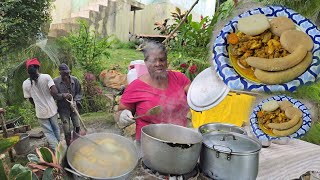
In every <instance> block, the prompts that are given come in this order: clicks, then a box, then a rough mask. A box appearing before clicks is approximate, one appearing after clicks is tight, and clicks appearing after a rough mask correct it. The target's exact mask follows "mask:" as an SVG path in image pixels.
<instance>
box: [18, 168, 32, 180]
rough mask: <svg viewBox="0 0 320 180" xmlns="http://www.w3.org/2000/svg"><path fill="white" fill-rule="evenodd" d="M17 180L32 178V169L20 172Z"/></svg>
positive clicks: (30, 179) (29, 179)
mask: <svg viewBox="0 0 320 180" xmlns="http://www.w3.org/2000/svg"><path fill="white" fill-rule="evenodd" d="M15 180H32V171H30V170H28V171H25V172H22V173H20V174H18V175H17V176H16V178H15Z"/></svg>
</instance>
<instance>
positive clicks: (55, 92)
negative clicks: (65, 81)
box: [50, 85, 58, 97]
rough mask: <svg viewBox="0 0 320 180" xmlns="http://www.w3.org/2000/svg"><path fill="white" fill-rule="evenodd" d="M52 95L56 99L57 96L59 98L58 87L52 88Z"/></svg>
mask: <svg viewBox="0 0 320 180" xmlns="http://www.w3.org/2000/svg"><path fill="white" fill-rule="evenodd" d="M50 93H51V95H52V96H53V97H56V96H57V94H58V89H57V87H56V85H53V86H51V87H50Z"/></svg>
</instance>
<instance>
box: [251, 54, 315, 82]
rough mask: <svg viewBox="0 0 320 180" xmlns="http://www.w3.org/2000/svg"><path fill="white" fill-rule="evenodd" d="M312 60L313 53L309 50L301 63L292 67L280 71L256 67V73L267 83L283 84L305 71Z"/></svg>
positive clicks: (257, 76)
mask: <svg viewBox="0 0 320 180" xmlns="http://www.w3.org/2000/svg"><path fill="white" fill-rule="evenodd" d="M311 62H312V54H311V53H310V52H308V54H307V55H306V57H305V58H304V59H303V61H302V62H301V63H299V64H298V65H296V66H294V67H292V68H290V69H287V70H284V71H278V72H268V71H263V70H260V69H255V71H254V75H255V76H256V78H257V79H258V80H260V81H261V82H263V83H265V84H282V83H286V82H289V81H291V80H293V79H295V78H296V77H298V76H300V75H301V74H302V73H304V72H305V71H306V69H307V68H308V67H309V66H310V64H311Z"/></svg>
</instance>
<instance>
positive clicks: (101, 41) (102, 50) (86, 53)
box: [59, 21, 113, 76]
mask: <svg viewBox="0 0 320 180" xmlns="http://www.w3.org/2000/svg"><path fill="white" fill-rule="evenodd" d="M79 24H80V29H79V31H78V32H76V33H70V34H69V36H67V37H63V38H62V39H60V40H59V41H60V42H59V44H60V45H61V46H64V47H63V49H64V51H67V52H68V51H69V52H70V53H71V55H72V57H73V58H74V59H75V62H76V64H79V65H80V66H81V67H82V68H83V69H84V70H85V71H87V72H91V73H93V74H94V75H96V76H98V75H99V74H100V72H101V71H102V70H103V67H101V64H103V60H105V58H100V57H101V56H102V55H103V56H104V57H107V58H108V57H110V53H109V52H108V51H107V48H109V47H110V45H111V44H113V38H112V37H113V36H108V37H104V38H98V34H97V33H96V32H94V31H91V32H90V30H89V26H88V24H87V23H86V22H84V21H79ZM109 38H110V39H109Z"/></svg>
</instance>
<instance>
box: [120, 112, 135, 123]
mask: <svg viewBox="0 0 320 180" xmlns="http://www.w3.org/2000/svg"><path fill="white" fill-rule="evenodd" d="M134 122H135V120H133V115H132V112H131V111H129V110H127V109H125V110H123V111H122V112H121V114H120V118H119V123H120V124H121V125H122V126H128V125H130V124H132V123H134Z"/></svg>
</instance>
